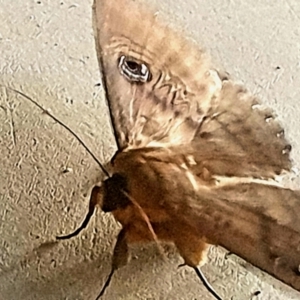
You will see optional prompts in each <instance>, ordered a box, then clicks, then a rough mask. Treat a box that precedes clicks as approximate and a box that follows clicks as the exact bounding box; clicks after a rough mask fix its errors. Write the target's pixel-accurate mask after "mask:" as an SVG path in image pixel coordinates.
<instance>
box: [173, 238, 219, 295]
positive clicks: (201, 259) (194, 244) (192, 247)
mask: <svg viewBox="0 0 300 300" xmlns="http://www.w3.org/2000/svg"><path fill="white" fill-rule="evenodd" d="M178 236H180V238H179V239H177V240H176V241H175V245H176V247H177V249H178V251H179V254H180V255H181V257H182V258H183V259H184V265H188V266H189V267H191V268H193V269H194V270H195V272H196V274H197V276H198V277H199V278H200V280H201V282H202V283H203V285H204V286H205V287H206V289H207V290H208V291H209V292H210V293H211V294H212V295H213V296H214V297H215V299H217V300H222V298H221V297H220V296H219V295H218V294H217V293H216V292H215V290H214V289H213V288H212V286H211V285H210V284H209V282H208V281H207V279H206V278H205V276H204V275H203V273H202V271H201V269H200V267H201V266H202V265H203V264H204V263H205V261H206V254H207V250H208V244H206V243H205V242H204V241H203V240H201V239H199V237H198V236H191V235H178Z"/></svg>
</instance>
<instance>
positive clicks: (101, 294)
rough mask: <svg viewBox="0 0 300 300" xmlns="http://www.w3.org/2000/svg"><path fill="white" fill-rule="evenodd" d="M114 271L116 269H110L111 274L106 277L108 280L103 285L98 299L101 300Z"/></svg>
mask: <svg viewBox="0 0 300 300" xmlns="http://www.w3.org/2000/svg"><path fill="white" fill-rule="evenodd" d="M114 272H115V269H112V270H111V271H110V273H109V275H108V277H107V279H106V281H105V283H104V285H103V287H102V289H101V292H100V293H99V295H98V296H97V298H96V300H99V299H100V298H101V297H102V296H103V295H104V293H105V291H106V289H107V288H108V286H109V284H110V282H111V279H112V277H113V275H114Z"/></svg>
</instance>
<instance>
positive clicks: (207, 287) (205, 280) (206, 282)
mask: <svg viewBox="0 0 300 300" xmlns="http://www.w3.org/2000/svg"><path fill="white" fill-rule="evenodd" d="M193 269H194V270H195V272H196V274H197V275H198V277H199V278H200V280H201V282H202V283H203V285H204V286H205V287H206V289H207V290H208V291H209V292H210V293H211V294H212V295H213V296H214V297H215V298H216V299H217V300H222V298H221V297H220V296H219V295H218V294H217V293H216V291H215V290H214V289H213V287H212V286H211V285H210V283H209V282H208V281H207V279H206V277H205V276H204V274H203V273H202V271H201V269H200V268H197V267H194V268H193Z"/></svg>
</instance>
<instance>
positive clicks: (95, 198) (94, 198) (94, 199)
mask: <svg viewBox="0 0 300 300" xmlns="http://www.w3.org/2000/svg"><path fill="white" fill-rule="evenodd" d="M102 195H103V193H102V188H101V187H99V186H95V187H94V188H93V190H92V193H91V197H90V203H89V210H88V213H87V215H86V217H85V219H84V220H83V222H82V224H81V226H80V227H79V228H77V229H76V230H75V231H74V232H72V233H70V234H68V235H62V236H57V237H56V239H57V240H67V239H70V238H72V237H74V236H76V235H78V234H79V233H80V231H81V230H82V229H84V228H85V227H86V226H87V224H88V223H89V221H90V219H91V217H92V215H93V214H94V211H95V207H96V205H97V204H99V205H101V204H102V202H103V200H102V197H103V196H102Z"/></svg>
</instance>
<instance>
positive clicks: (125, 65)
mask: <svg viewBox="0 0 300 300" xmlns="http://www.w3.org/2000/svg"><path fill="white" fill-rule="evenodd" d="M118 66H119V70H120V73H121V74H122V75H123V76H124V77H125V78H126V79H127V80H128V81H131V82H147V81H150V80H151V74H150V71H149V68H148V66H147V65H146V64H144V63H142V62H139V61H137V60H136V59H134V58H131V57H127V56H125V55H122V56H121V57H120V59H119V65H118Z"/></svg>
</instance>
